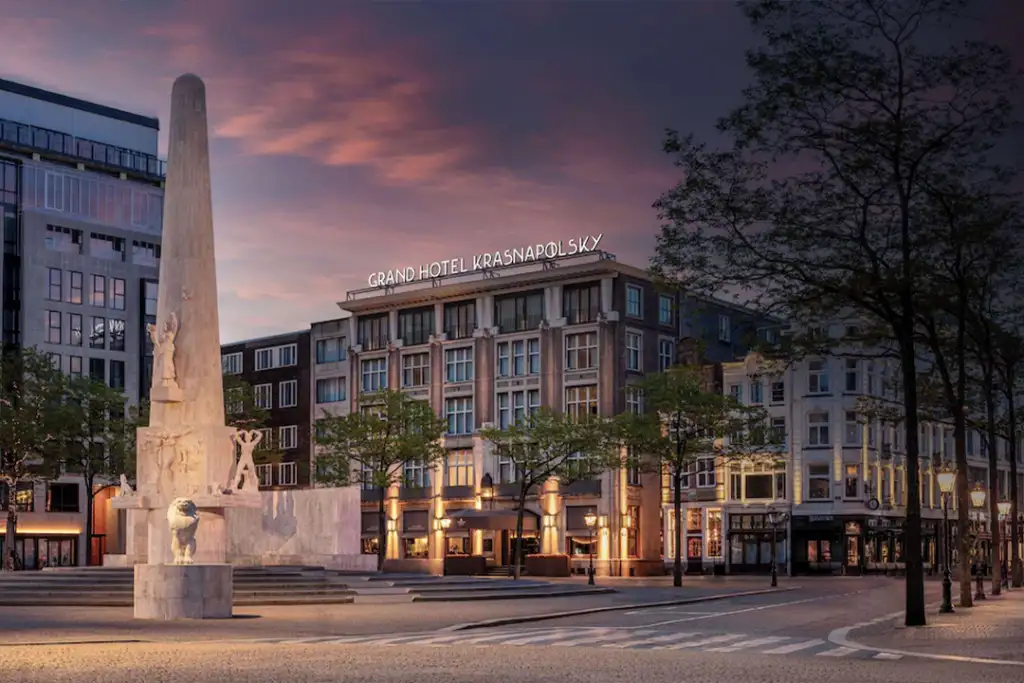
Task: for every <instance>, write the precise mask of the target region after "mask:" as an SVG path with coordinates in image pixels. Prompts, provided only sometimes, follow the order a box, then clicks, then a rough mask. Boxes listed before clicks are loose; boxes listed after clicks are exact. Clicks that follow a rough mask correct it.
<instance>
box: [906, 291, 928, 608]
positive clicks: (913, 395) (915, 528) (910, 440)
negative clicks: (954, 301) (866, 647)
mask: <svg viewBox="0 0 1024 683" xmlns="http://www.w3.org/2000/svg"><path fill="white" fill-rule="evenodd" d="M903 316H904V320H905V322H904V327H905V328H909V329H904V330H902V332H903V333H902V334H901V335H900V337H901V339H900V372H901V373H902V375H903V404H904V407H905V409H906V414H907V415H906V420H907V421H906V425H907V427H906V429H907V433H906V442H907V521H906V525H905V527H904V531H903V560H904V563H905V566H906V572H907V577H906V596H905V602H906V604H905V609H906V615H905V617H904V623H905V625H907V626H924V625H925V623H926V619H925V605H924V567H923V566H922V563H921V489H920V484H919V482H920V479H921V466H920V459H919V458H920V453H919V450H920V444H919V443H918V415H917V406H918V404H917V356H916V353H915V348H914V329H913V327H914V317H913V302H912V301H911V300H910V297H909V296H905V297H904V301H903Z"/></svg>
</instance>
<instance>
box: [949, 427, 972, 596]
mask: <svg viewBox="0 0 1024 683" xmlns="http://www.w3.org/2000/svg"><path fill="white" fill-rule="evenodd" d="M965 423H966V420H965V417H964V411H963V410H962V409H961V410H957V411H956V413H955V415H954V418H953V441H954V445H955V450H956V505H957V515H956V534H957V545H958V546H959V553H960V561H959V562H958V563H957V564H958V565H959V569H960V606H961V607H974V593H973V591H972V588H971V535H970V533H969V531H968V529H969V528H970V524H971V519H970V517H971V497H970V491H969V489H970V487H969V486H968V484H967V475H968V474H969V473H970V470H969V469H968V465H967V443H966V439H965V436H966V424H965Z"/></svg>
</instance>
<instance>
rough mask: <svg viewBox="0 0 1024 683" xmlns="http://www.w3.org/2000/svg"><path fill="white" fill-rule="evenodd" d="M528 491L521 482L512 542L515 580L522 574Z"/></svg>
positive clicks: (513, 575) (513, 576)
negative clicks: (524, 518) (513, 541)
mask: <svg viewBox="0 0 1024 683" xmlns="http://www.w3.org/2000/svg"><path fill="white" fill-rule="evenodd" d="M527 491H529V487H527V486H526V484H525V483H524V484H523V488H522V490H521V491H520V492H519V510H517V511H516V542H515V543H514V544H512V579H513V580H515V581H518V580H519V577H520V575H521V574H522V571H521V568H520V566H519V565H520V563H521V562H522V560H521V559H520V558H521V557H522V556H523V514H524V513H525V512H526V493H527Z"/></svg>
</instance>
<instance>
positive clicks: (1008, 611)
mask: <svg viewBox="0 0 1024 683" xmlns="http://www.w3.org/2000/svg"><path fill="white" fill-rule="evenodd" d="M954 588H955V587H954ZM987 588H988V587H987V586H986V589H987ZM975 604H976V605H977V606H976V607H972V608H966V607H963V608H961V607H956V612H955V613H953V614H939V613H938V611H937V610H936V609H935V608H934V607H930V608H929V611H928V625H927V626H924V627H921V628H907V627H905V626H903V623H902V617H900V618H899V619H897V620H886V621H883V622H880V623H877V624H872V625H870V626H864V627H862V628H857V629H854V630H852V631H851V632H850V634H849V639H850V640H851V641H854V642H856V643H857V644H859V645H863V646H865V647H869V648H878V649H880V650H893V651H895V650H900V651H905V652H908V653H914V654H921V655H944V656H950V655H952V656H955V657H965V658H981V659H998V660H1004V661H1014V662H1021V663H1024V590H1021V589H1017V590H1011V591H1009V592H1008V591H1007V590H1006V589H1003V594H1002V595H1000V596H997V597H991V596H989V598H988V599H987V600H983V601H977V602H976V603H975Z"/></svg>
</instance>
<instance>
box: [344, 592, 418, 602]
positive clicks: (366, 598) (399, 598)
mask: <svg viewBox="0 0 1024 683" xmlns="http://www.w3.org/2000/svg"><path fill="white" fill-rule="evenodd" d="M353 598H354V600H353V602H355V603H356V604H357V605H367V604H369V605H395V604H401V603H411V602H414V601H415V599H416V596H414V595H412V594H410V593H402V594H399V593H394V594H383V593H376V594H366V593H356V594H355V595H354V596H353Z"/></svg>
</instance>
